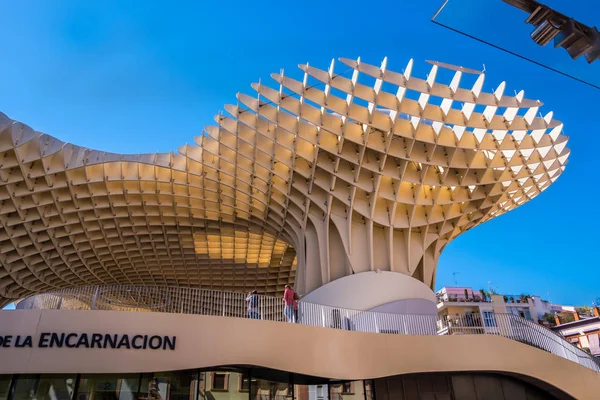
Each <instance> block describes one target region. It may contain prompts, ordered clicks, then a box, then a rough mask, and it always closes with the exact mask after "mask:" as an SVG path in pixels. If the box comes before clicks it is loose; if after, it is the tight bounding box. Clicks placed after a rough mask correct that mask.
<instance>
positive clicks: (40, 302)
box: [16, 285, 600, 372]
mask: <svg viewBox="0 0 600 400" xmlns="http://www.w3.org/2000/svg"><path fill="white" fill-rule="evenodd" d="M257 299H258V301H253V302H252V306H253V307H249V305H250V301H248V299H247V295H246V294H244V293H234V292H222V291H216V290H207V289H196V288H181V287H146V286H122V285H121V286H86V287H79V288H71V289H62V290H57V291H53V292H48V293H42V294H37V295H34V296H31V297H28V298H26V299H24V300H22V301H20V302H19V303H17V305H16V308H17V309H68V310H111V311H138V312H144V311H146V312H166V313H182V314H199V315H215V316H223V317H236V318H251V317H254V318H257V319H261V320H269V321H288V322H296V323H300V324H303V325H311V326H318V327H325V328H334V329H342V330H349V331H358V332H373V333H388V334H403V335H465V334H490V335H499V336H503V337H506V338H509V339H512V340H516V341H518V342H521V343H525V344H528V345H531V346H534V347H536V348H538V349H541V350H545V351H548V352H550V353H552V354H554V355H557V356H560V357H563V358H566V359H567V360H571V361H573V362H576V363H578V364H580V365H583V366H585V367H587V368H590V369H593V370H594V371H597V372H600V362H599V361H598V359H596V358H595V357H593V356H592V355H590V354H589V353H586V352H585V351H583V350H582V349H580V348H578V347H575V346H574V345H572V344H571V343H569V342H567V341H566V340H565V339H564V338H563V337H562V336H559V335H558V334H556V333H554V332H553V331H551V330H549V329H547V328H545V327H543V326H541V325H538V324H536V323H535V322H533V321H528V320H526V319H524V318H522V317H520V316H517V315H513V314H500V313H489V314H487V313H486V314H485V316H483V317H482V315H481V314H480V313H473V314H467V315H462V316H457V317H449V316H442V317H438V316H437V315H413V314H391V313H382V312H372V311H358V310H349V309H343V308H339V307H331V306H326V305H321V304H314V303H308V302H305V301H300V302H299V304H298V309H297V311H296V312H291V310H285V309H284V303H283V300H282V298H278V297H271V296H262V295H257ZM286 311H287V313H286Z"/></svg>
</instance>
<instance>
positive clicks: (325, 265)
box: [0, 59, 570, 304]
mask: <svg viewBox="0 0 600 400" xmlns="http://www.w3.org/2000/svg"><path fill="white" fill-rule="evenodd" d="M340 63H341V64H343V65H342V66H338V68H337V69H338V70H339V71H338V72H337V73H336V72H335V71H334V67H335V63H334V62H333V61H332V63H331V66H330V67H329V69H328V70H321V69H318V68H315V67H312V66H310V65H308V64H306V65H300V69H301V70H302V71H303V72H304V75H303V76H299V80H298V79H295V78H292V77H288V76H287V75H284V73H283V71H282V72H281V73H279V74H273V75H272V77H273V79H274V80H275V82H276V83H277V84H276V85H273V87H270V86H266V85H264V84H262V83H256V84H253V85H252V88H253V89H254V90H255V92H256V94H255V95H254V96H248V95H244V94H239V95H238V97H237V98H238V102H237V104H235V105H227V106H225V109H226V111H227V113H228V114H227V115H225V114H223V115H221V114H219V115H218V116H217V117H216V122H217V125H216V126H210V127H207V128H206V130H205V134H204V135H202V136H198V137H196V139H195V144H193V145H185V146H183V147H180V148H179V152H178V153H173V152H171V153H159V154H140V155H120V154H112V153H105V152H102V151H97V150H90V149H86V148H82V147H78V146H76V145H72V144H67V143H64V142H61V141H60V140H58V139H56V138H53V137H51V136H49V135H46V134H42V133H39V132H36V131H34V130H33V129H31V128H30V127H28V126H26V125H24V124H22V123H20V122H16V121H13V120H10V119H9V118H8V117H6V116H5V115H4V114H1V113H0V227H1V228H2V229H0V304H4V303H7V302H9V301H11V300H13V299H18V298H21V297H23V296H26V295H28V294H31V293H36V292H43V291H47V290H51V289H56V288H63V287H74V286H81V285H92V284H107V285H109V284H142V285H148V286H165V285H170V286H191V287H205V288H212V289H218V290H235V291H241V290H250V289H255V288H256V289H257V290H259V291H260V292H262V293H264V294H275V293H280V291H281V290H282V289H283V286H284V285H285V284H287V283H290V282H294V281H295V284H296V288H297V290H298V291H299V292H300V293H302V294H304V293H308V292H310V291H311V290H314V289H316V288H318V287H320V286H322V285H323V284H326V283H327V282H330V281H332V280H335V279H338V278H340V277H343V276H346V275H349V274H353V273H359V272H363V271H370V270H376V269H380V270H388V271H394V272H399V273H403V274H407V275H410V276H413V277H415V278H417V279H419V280H421V281H423V282H424V283H425V284H427V285H429V286H431V287H433V286H434V281H435V272H436V264H437V260H438V257H439V255H440V253H441V251H442V250H443V248H444V246H445V245H446V244H447V243H449V242H450V241H451V240H452V239H454V238H455V237H456V236H458V235H459V234H460V233H462V232H464V231H466V230H468V229H471V228H473V227H474V226H476V225H478V224H481V223H483V222H485V221H487V220H489V219H491V218H494V217H496V216H498V215H501V214H503V213H505V212H507V211H510V210H512V209H513V208H515V207H518V206H519V205H522V204H523V203H525V202H526V201H528V200H531V199H533V198H534V197H535V196H537V195H538V194H539V193H540V192H542V191H544V190H545V189H547V188H548V187H549V185H550V184H551V183H553V182H554V181H555V180H556V179H557V178H558V176H559V175H560V174H561V173H562V171H563V170H564V168H565V164H566V162H567V158H568V156H569V152H570V151H569V149H567V148H566V144H567V140H568V138H567V137H566V136H564V135H563V134H562V123H560V122H559V121H557V120H554V119H553V114H552V113H551V112H550V113H548V114H546V115H545V116H543V117H541V116H538V114H539V108H540V106H541V103H540V102H539V101H532V100H527V99H525V97H524V92H522V91H521V92H520V93H517V94H516V95H515V96H509V95H505V93H504V92H505V88H506V85H505V83H504V82H503V83H501V84H500V85H498V87H497V88H496V89H495V90H494V91H493V92H490V93H487V92H484V91H483V84H484V74H483V73H479V72H477V71H472V70H467V69H464V68H460V67H454V66H450V65H446V64H442V63H437V62H431V64H432V67H431V70H430V71H429V73H428V75H427V78H426V79H420V78H417V77H414V76H412V69H413V61H412V60H411V61H410V62H409V63H408V65H407V66H406V67H405V69H404V71H403V73H398V72H393V71H391V70H388V69H387V59H384V61H383V63H382V64H381V65H379V66H374V65H369V64H366V63H363V62H362V61H361V60H360V59H358V60H349V59H340V60H339V63H338V64H340ZM342 71H343V72H342ZM444 74H447V75H448V76H450V79H448V80H449V83H447V84H446V83H442V80H443V79H442V75H444ZM466 77H468V78H473V79H471V80H472V81H474V84H470V85H468V87H465V84H464V83H463V82H464V81H465V80H468V79H465V78H466ZM461 81H462V82H461ZM461 83H462V85H461Z"/></svg>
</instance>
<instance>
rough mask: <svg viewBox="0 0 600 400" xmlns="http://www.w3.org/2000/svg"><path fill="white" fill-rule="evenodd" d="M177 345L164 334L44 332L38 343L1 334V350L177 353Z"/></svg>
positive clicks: (27, 337)
mask: <svg viewBox="0 0 600 400" xmlns="http://www.w3.org/2000/svg"><path fill="white" fill-rule="evenodd" d="M176 342H177V337H176V336H161V335H129V334H121V335H119V334H108V333H74V332H71V333H55V332H42V333H40V337H39V339H38V340H36V341H35V342H34V340H33V336H31V335H4V336H3V335H0V349H1V348H7V347H39V348H70V349H79V348H85V349H134V350H146V349H150V350H175V345H176ZM34 345H35V346H34ZM0 351H1V350H0Z"/></svg>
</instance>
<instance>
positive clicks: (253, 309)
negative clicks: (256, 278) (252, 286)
mask: <svg viewBox="0 0 600 400" xmlns="http://www.w3.org/2000/svg"><path fill="white" fill-rule="evenodd" d="M246 303H248V316H249V317H250V319H259V318H258V317H259V316H258V293H257V292H256V290H253V291H251V292H250V293H248V297H246Z"/></svg>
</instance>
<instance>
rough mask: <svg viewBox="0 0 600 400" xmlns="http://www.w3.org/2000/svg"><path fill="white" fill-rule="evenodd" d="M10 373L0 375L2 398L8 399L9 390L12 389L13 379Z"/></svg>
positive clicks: (0, 393)
mask: <svg viewBox="0 0 600 400" xmlns="http://www.w3.org/2000/svg"><path fill="white" fill-rule="evenodd" d="M11 378H12V377H11V376H10V375H0V400H7V399H8V391H9V390H10V382H11V381H12V379H11Z"/></svg>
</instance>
